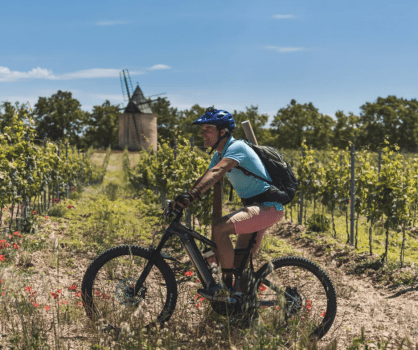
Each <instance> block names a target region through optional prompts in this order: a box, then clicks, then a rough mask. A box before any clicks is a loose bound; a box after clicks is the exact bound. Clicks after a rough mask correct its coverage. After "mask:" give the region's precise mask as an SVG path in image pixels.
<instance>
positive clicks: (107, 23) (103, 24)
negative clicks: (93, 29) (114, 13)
mask: <svg viewBox="0 0 418 350" xmlns="http://www.w3.org/2000/svg"><path fill="white" fill-rule="evenodd" d="M118 24H128V22H126V21H102V22H97V23H96V25H97V26H115V25H118Z"/></svg>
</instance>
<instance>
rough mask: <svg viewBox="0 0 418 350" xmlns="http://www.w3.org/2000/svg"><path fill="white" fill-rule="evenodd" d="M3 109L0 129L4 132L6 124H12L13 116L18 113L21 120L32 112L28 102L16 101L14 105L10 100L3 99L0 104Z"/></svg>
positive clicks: (0, 116) (0, 114)
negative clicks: (29, 109)
mask: <svg viewBox="0 0 418 350" xmlns="http://www.w3.org/2000/svg"><path fill="white" fill-rule="evenodd" d="M0 107H1V108H2V109H4V113H1V112H0V131H1V132H3V130H4V127H5V126H11V125H12V118H13V116H14V115H15V114H17V115H18V117H19V119H20V120H25V119H26V118H27V116H28V115H29V114H30V113H29V111H28V106H27V104H22V105H20V103H19V102H17V101H16V102H15V105H14V106H13V105H12V104H11V103H10V102H8V101H3V103H2V104H1V105H0Z"/></svg>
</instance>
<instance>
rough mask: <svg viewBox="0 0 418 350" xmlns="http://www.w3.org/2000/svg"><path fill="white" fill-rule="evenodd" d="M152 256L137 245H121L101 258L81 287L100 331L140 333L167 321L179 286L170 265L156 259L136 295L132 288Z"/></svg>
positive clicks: (89, 315) (89, 311)
mask: <svg viewBox="0 0 418 350" xmlns="http://www.w3.org/2000/svg"><path fill="white" fill-rule="evenodd" d="M150 257H151V251H150V250H149V249H146V248H142V247H138V246H128V245H125V246H119V247H115V248H111V249H109V250H107V251H105V252H104V253H102V254H101V255H99V256H98V257H97V258H96V259H95V260H94V261H93V262H92V263H91V264H90V266H89V267H88V269H87V271H86V273H85V275H84V278H83V283H82V286H81V290H82V298H83V305H84V308H85V310H86V313H87V316H88V317H89V318H90V319H92V320H93V321H94V322H95V323H96V326H97V327H100V329H101V330H104V331H111V330H115V331H116V332H118V331H120V330H121V329H122V328H128V329H130V330H135V329H137V330H139V329H140V328H143V327H147V326H148V327H149V326H150V325H152V326H153V325H156V324H157V323H158V324H160V325H162V324H163V323H164V322H167V321H168V320H169V319H170V317H171V315H172V313H173V311H174V309H175V307H176V301H177V284H176V280H175V277H174V274H173V272H172V270H171V268H170V267H169V266H168V264H167V263H166V262H165V261H164V260H163V259H162V258H160V259H157V261H156V262H155V265H154V266H153V268H152V269H151V271H150V273H149V275H148V277H147V278H146V280H145V283H144V285H143V286H142V288H141V290H140V291H139V292H138V293H137V295H136V296H134V295H133V287H134V285H135V283H136V281H137V279H138V277H139V276H140V275H141V273H142V271H143V269H144V267H145V265H146V264H147V263H148V260H149V258H150Z"/></svg>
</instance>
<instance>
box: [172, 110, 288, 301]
mask: <svg viewBox="0 0 418 350" xmlns="http://www.w3.org/2000/svg"><path fill="white" fill-rule="evenodd" d="M192 124H198V125H202V131H201V136H202V138H203V140H204V146H205V147H212V149H211V151H210V153H209V154H211V153H212V152H213V151H214V150H215V149H216V152H215V153H214V155H213V157H212V160H211V163H210V165H209V168H208V170H207V171H206V172H205V174H204V175H203V176H201V177H200V178H199V179H197V181H196V182H195V184H194V185H193V187H192V189H191V190H190V192H189V193H187V194H182V195H180V196H178V197H177V198H176V199H175V202H174V203H173V208H174V207H175V205H176V204H178V205H179V206H181V207H182V208H184V209H185V208H187V207H188V206H189V205H190V204H191V203H192V202H193V201H194V200H196V199H197V198H199V199H200V196H201V195H202V194H203V193H205V192H206V191H207V190H209V189H210V188H211V187H212V186H214V185H215V183H217V182H218V181H219V180H220V179H221V178H222V177H223V176H224V175H226V176H227V177H228V180H229V181H230V182H231V184H232V186H233V187H234V189H235V191H236V193H237V195H238V196H239V197H240V198H241V200H242V202H243V204H244V206H245V207H244V208H242V209H240V210H238V211H235V212H233V213H231V214H229V215H226V216H224V217H222V218H219V219H217V220H215V221H214V222H213V225H212V240H213V241H214V242H215V243H216V247H217V248H216V249H214V253H215V254H216V257H217V259H218V261H219V262H220V264H221V267H222V280H223V282H224V283H221V284H218V285H216V286H215V287H212V288H211V289H209V290H206V289H199V290H198V292H199V293H200V294H201V295H202V296H203V297H205V298H207V299H208V300H216V301H225V300H227V299H228V297H229V295H230V294H231V293H230V292H234V290H232V280H233V267H238V266H234V248H233V246H232V242H231V239H230V238H229V236H230V235H231V234H237V235H238V239H237V242H236V247H235V248H236V249H238V248H247V246H248V243H249V241H250V239H251V236H252V234H253V232H257V236H256V243H255V245H254V247H253V249H252V250H251V252H252V254H253V255H254V253H255V252H256V251H257V249H258V248H259V247H260V243H261V240H262V237H263V234H264V232H265V231H266V229H267V228H269V227H271V226H273V225H274V224H275V223H277V222H279V221H280V220H281V219H282V217H283V206H282V204H281V203H279V202H277V200H276V198H277V196H276V195H275V193H274V191H272V190H271V185H270V184H269V183H267V182H266V181H263V180H260V179H258V178H256V177H253V176H247V175H244V173H243V172H242V171H241V170H239V169H234V167H235V166H237V165H238V164H239V165H240V166H241V167H243V168H245V169H247V170H249V171H251V172H253V173H254V174H256V175H258V176H260V177H262V178H265V179H266V180H268V181H270V182H271V181H272V179H271V177H270V175H269V173H268V172H267V169H266V167H265V166H264V164H263V162H262V161H261V160H260V158H259V157H258V156H257V154H256V153H255V151H254V150H252V149H251V147H249V146H248V145H246V144H245V143H244V142H240V141H239V140H238V141H236V142H234V143H233V144H231V142H232V141H233V140H235V139H234V138H233V137H232V135H231V134H232V132H233V131H234V129H235V121H234V118H233V116H232V115H231V114H230V113H228V112H227V111H224V110H215V109H214V108H212V107H211V108H208V109H207V110H206V113H205V114H204V115H202V116H201V117H200V118H199V119H197V120H195V121H194V122H193V123H192Z"/></svg>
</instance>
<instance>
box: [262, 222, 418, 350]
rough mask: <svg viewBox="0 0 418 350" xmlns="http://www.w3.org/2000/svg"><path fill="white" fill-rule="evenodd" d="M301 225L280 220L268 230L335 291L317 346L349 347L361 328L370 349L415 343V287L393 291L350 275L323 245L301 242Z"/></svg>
mask: <svg viewBox="0 0 418 350" xmlns="http://www.w3.org/2000/svg"><path fill="white" fill-rule="evenodd" d="M303 231H305V227H304V226H303V225H300V226H298V225H294V224H292V223H291V222H290V221H284V222H282V223H281V224H279V225H278V228H277V229H276V228H273V229H270V230H269V231H268V234H270V235H274V236H276V237H278V238H280V239H283V240H285V241H286V242H287V243H289V244H291V245H292V246H293V247H294V248H295V249H297V250H298V251H299V252H300V253H301V254H302V256H304V257H305V258H307V259H310V260H313V261H315V262H316V263H318V264H319V265H320V266H321V267H322V268H323V269H324V270H325V271H326V272H327V274H328V275H329V276H330V278H331V280H332V281H333V283H334V286H335V288H336V290H337V298H338V299H337V303H338V307H337V317H336V319H335V321H334V324H333V326H332V328H331V329H330V331H329V332H328V334H327V335H326V336H325V337H324V338H323V339H322V340H321V342H320V344H321V345H326V344H329V343H330V342H331V341H332V340H333V339H336V340H337V345H338V346H337V348H338V349H340V348H341V349H346V348H347V347H348V346H350V345H352V340H353V338H355V337H357V338H360V336H361V329H362V328H363V327H364V334H365V338H366V339H367V340H368V341H374V344H373V343H371V344H369V348H370V349H374V348H376V349H377V343H378V341H382V340H385V341H389V344H391V345H395V344H397V342H396V341H400V340H401V339H402V338H403V337H405V336H407V337H408V338H409V340H410V341H411V342H412V344H414V345H415V344H416V343H418V286H417V285H415V286H398V287H397V288H393V287H390V286H385V285H383V284H382V283H376V281H375V276H373V275H372V276H366V275H363V276H357V275H353V274H350V273H352V269H351V267H350V266H349V265H347V266H345V265H342V266H339V267H338V265H340V263H339V259H338V255H339V254H336V253H335V252H330V253H327V252H326V249H325V248H326V246H325V244H326V243H324V244H323V245H321V244H314V243H312V241H309V240H306V239H301V237H300V234H301V233H302V232H303Z"/></svg>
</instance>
